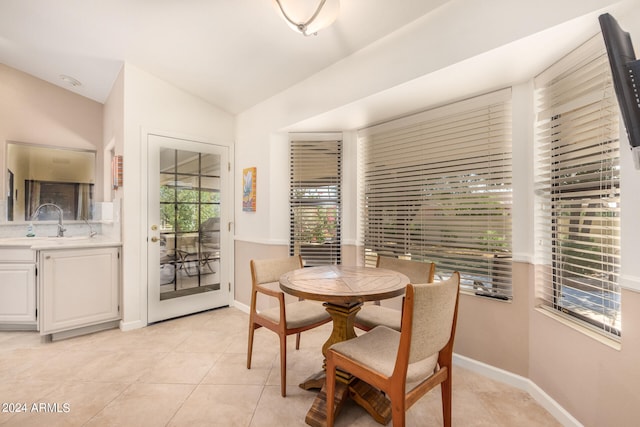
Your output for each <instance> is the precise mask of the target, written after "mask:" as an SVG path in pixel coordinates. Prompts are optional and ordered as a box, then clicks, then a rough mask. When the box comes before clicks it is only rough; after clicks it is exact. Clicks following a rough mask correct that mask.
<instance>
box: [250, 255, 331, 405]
mask: <svg viewBox="0 0 640 427" xmlns="http://www.w3.org/2000/svg"><path fill="white" fill-rule="evenodd" d="M250 266H251V282H252V286H251V307H250V311H249V348H248V350H247V369H251V354H252V351H253V335H254V332H255V330H256V329H258V328H260V327H262V326H264V327H265V328H267V329H269V330H271V331H273V332H275V333H276V334H278V337H279V338H280V392H281V394H282V396H283V397H285V396H286V394H287V374H286V367H287V336H288V335H292V334H296V350H297V349H299V348H300V333H301V332H303V331H307V330H309V329H312V328H315V327H317V326H320V325H323V324H325V323H327V322H329V321H331V317H330V316H329V313H327V311H326V310H325V309H324V307H323V306H322V305H320V304H316V303H313V302H310V301H296V302H292V303H288V304H285V295H284V292H282V291H281V290H280V288H279V279H280V276H282V275H283V274H284V273H286V272H288V271H291V270H296V269H298V268H302V257H301V256H299V255H297V256H291V257H287V258H277V259H262V260H251V262H250ZM258 295H264V296H266V297H267V298H273V299H275V300H276V301H277V303H278V305H277V306H275V307H272V308H268V309H266V310H261V311H258V310H257V308H256V306H257V300H258Z"/></svg>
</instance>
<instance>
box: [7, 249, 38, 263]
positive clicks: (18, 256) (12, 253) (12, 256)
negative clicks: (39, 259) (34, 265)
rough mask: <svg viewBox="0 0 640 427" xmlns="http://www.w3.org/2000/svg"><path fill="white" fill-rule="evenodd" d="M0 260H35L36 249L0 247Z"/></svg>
mask: <svg viewBox="0 0 640 427" xmlns="http://www.w3.org/2000/svg"><path fill="white" fill-rule="evenodd" d="M0 262H36V251H34V250H31V248H24V247H18V248H0Z"/></svg>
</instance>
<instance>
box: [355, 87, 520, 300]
mask: <svg viewBox="0 0 640 427" xmlns="http://www.w3.org/2000/svg"><path fill="white" fill-rule="evenodd" d="M358 138H359V144H360V150H361V153H360V155H361V157H362V160H363V162H362V164H361V169H362V171H361V176H362V178H361V179H362V180H363V182H362V184H363V186H362V188H361V192H362V194H363V200H362V207H363V208H362V211H363V219H362V225H363V229H362V236H363V240H364V241H363V244H364V250H365V262H366V264H367V265H375V259H376V257H377V256H378V255H386V256H396V257H402V258H407V259H413V260H418V261H423V262H435V263H436V267H437V268H436V271H437V273H436V274H437V276H440V277H443V276H447V275H449V274H450V273H452V272H453V271H460V273H461V274H462V287H463V288H466V289H467V290H472V291H474V292H475V293H476V294H478V295H483V296H489V297H495V298H500V299H510V298H511V199H512V197H511V195H512V189H511V176H512V170H511V91H510V89H505V90H502V91H499V92H494V93H491V94H487V95H483V96H479V97H476V98H472V99H468V100H465V101H461V102H457V103H455V104H451V105H447V106H444V107H440V108H437V109H433V110H430V111H426V112H423V113H420V114H417V115H413V116H410V117H405V118H402V119H398V120H394V121H392V122H388V123H385V124H382V125H378V126H374V127H371V128H367V129H364V130H361V131H359V133H358Z"/></svg>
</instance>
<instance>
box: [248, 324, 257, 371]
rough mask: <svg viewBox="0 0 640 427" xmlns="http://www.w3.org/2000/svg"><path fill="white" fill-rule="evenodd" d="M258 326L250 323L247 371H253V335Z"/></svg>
mask: <svg viewBox="0 0 640 427" xmlns="http://www.w3.org/2000/svg"><path fill="white" fill-rule="evenodd" d="M255 330H256V326H255V324H254V323H253V322H249V345H248V348H247V369H251V354H252V353H253V334H254V332H255Z"/></svg>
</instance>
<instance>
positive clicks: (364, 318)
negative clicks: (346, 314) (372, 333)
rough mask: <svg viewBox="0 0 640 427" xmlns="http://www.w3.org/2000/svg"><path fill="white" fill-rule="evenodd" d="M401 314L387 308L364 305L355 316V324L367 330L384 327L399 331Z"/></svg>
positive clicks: (398, 311)
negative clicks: (379, 326)
mask: <svg viewBox="0 0 640 427" xmlns="http://www.w3.org/2000/svg"><path fill="white" fill-rule="evenodd" d="M401 317H402V313H401V312H400V310H396V309H393V308H389V307H383V306H381V305H375V304H365V305H363V306H362V308H361V309H360V311H359V312H358V313H357V314H356V322H357V323H359V324H361V325H363V326H366V327H368V328H370V329H371V328H375V327H376V326H378V325H384V326H387V327H389V328H391V329H395V330H396V331H399V330H400V324H401V320H402V319H401Z"/></svg>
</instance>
